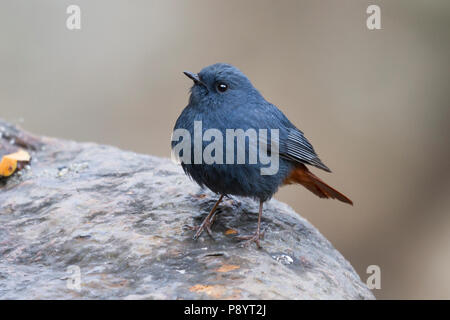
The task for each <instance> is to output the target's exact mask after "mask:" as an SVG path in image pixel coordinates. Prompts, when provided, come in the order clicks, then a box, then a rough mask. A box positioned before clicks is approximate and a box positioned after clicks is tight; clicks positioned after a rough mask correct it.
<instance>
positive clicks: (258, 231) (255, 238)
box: [237, 201, 264, 248]
mask: <svg viewBox="0 0 450 320" xmlns="http://www.w3.org/2000/svg"><path fill="white" fill-rule="evenodd" d="M262 209H263V202H262V201H260V202H259V214H258V226H257V228H256V232H255V234H253V235H250V236H238V237H237V238H238V239H239V240H247V241H245V242H244V243H243V245H244V246H245V245H248V244H250V243H252V242H255V243H256V245H257V246H258V248H261V245H260V243H259V239H263V238H264V231H263V232H261V217H262Z"/></svg>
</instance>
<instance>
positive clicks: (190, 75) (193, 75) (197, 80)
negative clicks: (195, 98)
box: [183, 71, 206, 87]
mask: <svg viewBox="0 0 450 320" xmlns="http://www.w3.org/2000/svg"><path fill="white" fill-rule="evenodd" d="M183 73H184V74H185V75H186V77H188V78H189V79H192V81H194V83H195V84H201V85H202V86H204V87H206V85H205V84H204V83H203V82H202V81H200V78H199V77H198V74H196V73H193V72H189V71H184V72H183Z"/></svg>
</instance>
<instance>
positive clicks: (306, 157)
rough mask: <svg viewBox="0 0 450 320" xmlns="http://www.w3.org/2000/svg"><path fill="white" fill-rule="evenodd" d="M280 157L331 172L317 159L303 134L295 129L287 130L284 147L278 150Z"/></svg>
mask: <svg viewBox="0 0 450 320" xmlns="http://www.w3.org/2000/svg"><path fill="white" fill-rule="evenodd" d="M280 156H281V157H283V158H285V159H288V160H292V161H294V162H300V163H304V164H309V165H312V166H315V167H317V168H320V169H323V170H325V171H328V172H331V170H330V169H329V168H328V167H327V166H326V165H325V164H323V163H322V161H321V160H320V159H319V157H318V156H317V154H316V152H315V151H314V148H313V146H312V145H311V143H309V141H308V140H307V139H306V138H305V136H304V135H303V132H301V131H300V130H298V129H297V128H289V129H288V134H287V139H285V141H284V145H283V146H282V148H281V149H280Z"/></svg>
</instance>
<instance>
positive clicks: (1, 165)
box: [0, 156, 17, 177]
mask: <svg viewBox="0 0 450 320" xmlns="http://www.w3.org/2000/svg"><path fill="white" fill-rule="evenodd" d="M16 168H17V160H13V159H9V158H7V157H6V156H4V157H3V158H2V161H1V162H0V176H4V177H9V176H10V175H12V174H13V173H14V171H16Z"/></svg>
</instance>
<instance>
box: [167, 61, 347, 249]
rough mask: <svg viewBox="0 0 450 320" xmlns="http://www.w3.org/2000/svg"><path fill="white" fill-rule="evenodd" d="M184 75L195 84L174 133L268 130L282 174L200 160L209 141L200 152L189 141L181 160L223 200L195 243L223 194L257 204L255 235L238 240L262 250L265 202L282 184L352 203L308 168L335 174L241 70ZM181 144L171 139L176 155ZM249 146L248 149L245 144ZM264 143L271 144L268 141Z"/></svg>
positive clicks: (220, 66)
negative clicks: (274, 133)
mask: <svg viewBox="0 0 450 320" xmlns="http://www.w3.org/2000/svg"><path fill="white" fill-rule="evenodd" d="M184 74H185V75H186V76H187V77H188V78H190V79H191V80H192V81H193V85H192V87H191V89H190V96H189V102H188V105H187V106H186V107H185V108H184V109H183V110H182V112H181V114H180V115H179V117H178V119H177V121H176V123H175V126H174V129H173V134H174V133H175V132H177V130H184V131H183V132H185V133H188V134H189V135H190V136H191V137H192V136H195V134H196V133H195V130H196V126H195V123H196V122H197V123H201V134H204V133H205V132H206V131H207V130H208V129H213V130H215V131H214V132H215V133H216V134H217V133H221V134H223V136H224V137H225V136H226V134H227V130H238V129H242V130H249V129H255V131H256V130H261V129H265V130H267V131H269V130H270V132H272V131H273V130H277V132H278V141H277V143H278V144H277V148H278V153H277V156H278V158H277V160H278V170H277V171H276V172H275V173H274V174H265V175H264V174H261V168H262V167H264V164H263V163H262V162H261V161H260V160H258V161H257V162H256V163H249V161H247V162H245V163H227V162H226V161H225V160H224V161H216V162H215V163H206V161H200V162H199V161H197V162H196V161H195V159H194V158H195V153H199V152H202V151H204V149H205V148H206V146H207V145H208V139H204V138H203V139H202V140H201V141H200V143H201V148H200V149H199V148H198V147H197V146H195V137H194V139H189V140H187V141H185V143H186V144H187V148H186V150H184V151H182V152H180V154H181V156H180V155H178V158H181V159H182V160H181V161H180V162H181V166H182V168H183V170H184V172H185V174H187V175H188V176H189V177H190V178H191V179H192V180H194V181H195V182H196V183H197V184H198V185H199V186H200V187H202V188H204V187H206V188H208V189H210V190H211V191H212V192H214V193H215V194H217V195H218V196H219V198H218V200H217V202H216V203H215V205H214V206H213V208H212V209H211V211H210V212H209V214H208V215H207V216H206V218H205V219H204V220H203V222H202V223H201V224H200V225H199V226H198V227H195V229H196V232H195V234H194V236H193V239H194V240H197V239H198V238H199V237H200V235H201V234H202V232H203V231H204V230H206V231H207V233H208V234H209V235H211V236H212V234H211V225H212V223H213V218H215V213H216V210H217V208H218V206H219V204H220V202H221V201H222V199H223V197H224V196H226V197H230V196H242V197H249V198H253V199H255V200H256V201H259V211H258V222H257V227H256V232H255V233H254V234H251V235H243V236H238V238H239V240H246V241H244V244H249V243H256V245H257V247H258V248H261V244H260V239H262V238H263V236H264V231H262V230H261V218H262V214H263V204H264V203H265V202H266V201H268V200H270V199H271V198H272V196H273V195H274V194H275V193H276V192H277V191H278V189H279V187H281V186H284V185H289V184H300V185H302V186H303V187H305V188H306V189H308V190H309V191H311V192H312V193H314V194H315V195H316V196H318V197H320V198H331V199H337V200H339V201H342V202H344V203H347V204H350V205H353V202H352V200H350V199H349V198H348V197H347V196H345V195H344V194H342V193H341V192H339V191H337V190H336V189H334V188H333V187H331V186H329V185H328V184H326V183H325V182H324V181H323V180H322V179H320V178H319V177H318V176H316V175H315V174H314V173H312V172H311V171H310V170H309V168H308V166H312V167H316V168H319V169H321V170H324V171H326V172H331V170H330V169H329V168H328V167H327V166H326V165H325V164H324V163H323V162H322V161H321V160H320V158H319V157H318V155H317V153H316V152H315V150H314V148H313V146H312V145H311V143H310V142H309V141H308V140H307V138H306V137H305V135H304V133H303V132H302V131H301V130H299V129H298V128H297V127H296V126H295V125H294V124H293V123H292V122H291V121H290V120H289V119H288V118H287V117H286V116H285V115H284V114H283V112H282V111H281V110H280V109H279V108H278V107H276V106H275V105H274V104H272V103H270V102H268V101H267V100H266V99H265V98H264V97H263V96H262V95H261V93H260V92H259V91H258V90H257V89H256V88H255V87H254V86H253V84H252V83H251V81H250V80H249V78H248V77H247V76H246V75H245V74H244V73H243V72H242V71H240V70H239V69H238V68H237V67H235V66H233V65H231V64H227V63H216V64H213V65H210V66H207V67H205V68H203V69H202V70H201V71H200V72H199V73H193V72H188V71H184ZM197 129H198V128H197ZM197 134H198V133H197ZM271 136H272V135H271ZM247 138H248V137H246V139H247ZM216 139H217V138H215V140H216ZM193 140H194V141H193ZM211 140H212V139H211ZM219 140H221V139H219ZM216 141H217V140H216ZM179 143H180V138H178V140H177V139H174V136H172V141H171V147H172V152H173V151H174V150H175V149H176V146H177V144H179ZM246 143H247V145H249V142H248V141H247V140H246ZM266 143H267V145H268V140H266ZM271 146H272V145H270V146H269V147H268V154H270V153H271V152H274V151H275V149H274V150H272V149H271ZM236 149H237V148H236ZM222 150H223V151H224V152H225V153H226V151H229V150H227V149H226V148H225V147H223V149H220V148H218V149H217V150H216V151H215V152H217V151H222ZM230 150H231V149H230ZM185 152H186V153H185ZM229 152H230V151H229ZM232 152H233V154H232V156H236V152H237V151H236V150H235V149H234V148H233V150H232ZM184 153H185V154H184ZM183 156H185V157H184V160H183ZM245 156H246V159H247V158H248V157H249V150H246V151H245ZM223 157H224V158H225V157H226V155H225V156H223Z"/></svg>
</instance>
